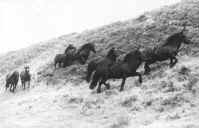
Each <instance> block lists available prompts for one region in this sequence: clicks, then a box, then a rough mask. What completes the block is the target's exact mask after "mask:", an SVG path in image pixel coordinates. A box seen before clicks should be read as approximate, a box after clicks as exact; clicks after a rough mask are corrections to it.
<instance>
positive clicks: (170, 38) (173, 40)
mask: <svg viewBox="0 0 199 128" xmlns="http://www.w3.org/2000/svg"><path fill="white" fill-rule="evenodd" d="M180 35H181V32H178V33H175V34H173V35H171V36H169V37H168V38H167V39H166V41H165V43H164V44H163V46H166V45H169V44H173V43H174V42H175V41H176V39H178V38H179V37H180Z"/></svg>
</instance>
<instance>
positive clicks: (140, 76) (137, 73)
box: [135, 72, 142, 83]
mask: <svg viewBox="0 0 199 128" xmlns="http://www.w3.org/2000/svg"><path fill="white" fill-rule="evenodd" d="M135 76H138V77H139V82H140V83H142V75H141V74H140V73H139V72H135Z"/></svg>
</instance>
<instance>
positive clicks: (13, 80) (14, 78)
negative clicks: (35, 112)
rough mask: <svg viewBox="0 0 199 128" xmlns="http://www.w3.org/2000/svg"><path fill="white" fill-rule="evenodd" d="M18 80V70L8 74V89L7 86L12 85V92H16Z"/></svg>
mask: <svg viewBox="0 0 199 128" xmlns="http://www.w3.org/2000/svg"><path fill="white" fill-rule="evenodd" d="M18 80H19V72H18V71H14V72H13V73H10V74H8V75H6V85H5V87H6V90H7V88H9V87H10V92H14V91H15V89H16V87H17V83H18Z"/></svg>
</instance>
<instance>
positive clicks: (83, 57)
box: [64, 43, 96, 67]
mask: <svg viewBox="0 0 199 128" xmlns="http://www.w3.org/2000/svg"><path fill="white" fill-rule="evenodd" d="M91 51H92V52H93V53H96V50H95V45H94V44H93V43H87V44H84V45H83V46H81V47H80V48H79V49H78V50H77V52H76V54H74V55H72V56H71V55H69V56H66V57H65V58H64V67H66V66H69V65H72V64H73V63H74V62H75V61H77V62H79V63H80V64H82V65H83V64H85V63H86V61H87V60H88V57H89V55H90V52H91Z"/></svg>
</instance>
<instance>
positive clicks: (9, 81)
mask: <svg viewBox="0 0 199 128" xmlns="http://www.w3.org/2000/svg"><path fill="white" fill-rule="evenodd" d="M19 77H20V78H21V85H22V88H23V89H24V90H25V89H26V83H28V88H30V80H31V75H30V73H29V67H28V66H26V67H24V70H23V71H21V73H20V75H19V72H18V71H14V72H12V73H9V74H7V75H6V85H5V87H6V90H7V89H8V88H10V92H14V91H15V89H16V87H17V84H18V80H19Z"/></svg>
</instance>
